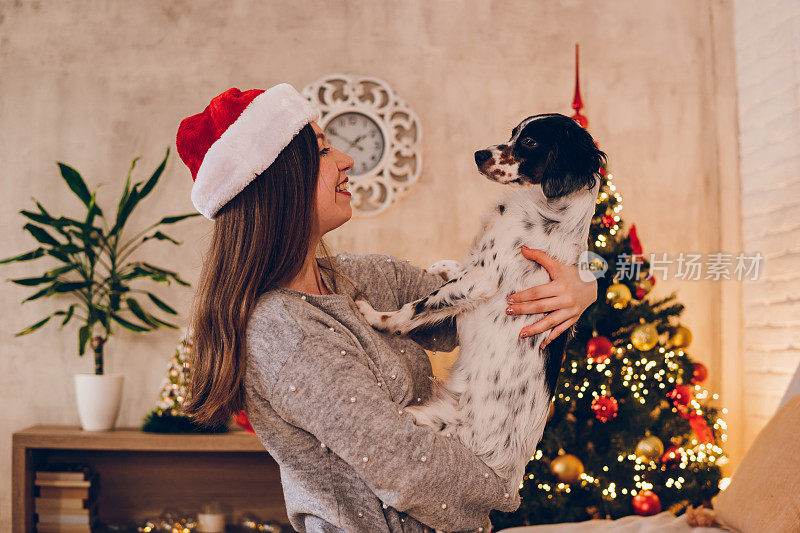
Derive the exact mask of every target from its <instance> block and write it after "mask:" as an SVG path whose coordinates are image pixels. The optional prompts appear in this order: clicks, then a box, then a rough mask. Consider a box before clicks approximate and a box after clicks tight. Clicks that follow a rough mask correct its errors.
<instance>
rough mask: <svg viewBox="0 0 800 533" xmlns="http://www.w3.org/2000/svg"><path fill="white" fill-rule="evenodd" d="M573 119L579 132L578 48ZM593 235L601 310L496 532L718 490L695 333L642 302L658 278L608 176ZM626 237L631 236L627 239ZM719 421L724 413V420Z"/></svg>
mask: <svg viewBox="0 0 800 533" xmlns="http://www.w3.org/2000/svg"><path fill="white" fill-rule="evenodd" d="M575 53H576V73H575V74H576V80H575V98H574V101H573V108H574V109H575V114H574V115H573V117H572V118H574V119H575V120H576V121H577V122H578V123H579V124H581V126H583V127H584V128H586V127H587V125H588V120H587V119H586V117H584V116H583V115H581V113H580V110H581V108H582V107H583V103H582V101H581V97H580V87H579V83H578V66H577V60H578V49H577V45H576V51H575ZM601 172H602V176H603V177H602V180H603V182H602V184H601V188H600V193H599V194H598V198H597V207H596V210H595V216H594V218H593V219H592V225H591V229H590V232H589V246H588V249H589V251H590V252H593V253H594V254H596V255H594V256H593V255H591V254H590V257H593V258H594V259H592V261H591V262H590V268H592V269H593V270H597V271H605V274H604V275H603V276H602V277H599V278H598V280H597V281H598V298H597V301H595V303H594V304H592V305H591V306H590V307H589V308H588V309H587V310H586V311H585V312H584V314H583V315H582V316H581V318H580V320H579V321H578V323H577V330H576V335H575V337H574V338H573V339H572V341H571V342H570V343H569V344H568V345H567V350H566V356H565V358H564V363H563V366H562V369H561V375H560V377H559V381H558V385H557V387H556V392H555V397H554V399H553V402H552V405H551V409H550V414H549V416H548V423H547V427H546V428H545V431H544V435H543V437H542V440H541V441H540V443H539V445H538V447H537V450H536V452H535V455H534V456H533V457H532V458H531V462H530V463H528V466H527V469H526V473H525V476H524V478H523V480H522V483H521V485H520V495H521V497H522V503H521V505H520V507H519V509H517V511H515V512H514V513H500V512H493V513H492V515H491V519H492V523H493V525H494V527H495V528H497V529H502V528H506V527H512V526H521V525H532V524H546V523H559V522H577V521H582V520H589V519H592V518H619V517H622V516H625V515H630V514H640V515H650V514H656V513H658V512H661V511H662V510H669V511H672V512H674V513H676V514H677V513H680V512H682V511H683V510H684V509H685V508H686V507H687V506H689V505H702V504H704V503H708V502H709V500H710V499H711V497H713V496H714V495H715V494H716V493H717V492H718V491H719V490H720V483H721V473H720V469H719V465H721V464H724V462H725V461H726V460H727V458H726V456H725V455H724V453H723V450H722V449H721V448H720V447H719V445H720V444H721V443H724V442H725V440H726V435H725V433H724V430H725V428H726V426H725V423H724V421H723V420H721V419H720V418H719V417H718V410H717V408H715V407H713V406H712V405H711V404H712V403H713V400H716V399H718V396H717V395H716V394H710V393H709V392H708V391H707V390H706V389H705V388H704V387H703V382H704V381H705V380H706V378H707V377H708V372H707V370H706V368H705V366H703V364H702V363H698V362H693V361H692V359H691V358H690V357H689V355H688V353H687V352H686V348H687V347H688V346H689V344H690V343H691V332H690V331H689V330H688V328H686V327H685V326H683V325H681V324H680V321H679V317H680V315H681V313H682V312H683V309H684V307H683V305H681V304H680V303H678V302H677V301H675V294H674V293H672V294H671V295H669V296H668V297H666V298H660V299H653V300H649V299H647V295H648V293H649V291H650V289H651V288H652V287H653V284H654V283H655V280H656V278H655V277H654V276H653V275H651V273H650V263H649V262H648V261H647V260H645V259H644V256H643V251H642V246H641V243H640V241H639V239H638V237H637V234H636V227H635V226H631V227H630V229H629V230H628V231H627V232H623V227H624V223H623V221H622V220H621V218H620V216H619V213H620V211H621V209H622V198H621V196H620V195H619V193H617V191H616V188H615V186H614V184H613V182H612V178H613V176H612V175H611V174H610V173H609V172H608V170H607V169H606V168H605V167H604V168H603V169H602V171H601ZM623 233H624V234H623ZM722 412H723V413H724V412H725V410H724V409H722Z"/></svg>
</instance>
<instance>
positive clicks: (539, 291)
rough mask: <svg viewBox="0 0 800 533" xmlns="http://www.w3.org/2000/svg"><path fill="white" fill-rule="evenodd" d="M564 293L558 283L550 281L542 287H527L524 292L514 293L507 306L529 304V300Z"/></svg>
mask: <svg viewBox="0 0 800 533" xmlns="http://www.w3.org/2000/svg"><path fill="white" fill-rule="evenodd" d="M563 292H564V289H563V286H562V284H561V283H559V282H558V281H550V282H547V283H545V284H544V285H537V286H535V287H529V288H527V289H525V290H522V291H519V292H516V293H514V294H512V295H511V296H509V297H508V299H507V301H508V303H509V304H513V303H519V302H529V301H531V300H538V299H539V298H546V297H548V296H557V295H559V294H561V293H563Z"/></svg>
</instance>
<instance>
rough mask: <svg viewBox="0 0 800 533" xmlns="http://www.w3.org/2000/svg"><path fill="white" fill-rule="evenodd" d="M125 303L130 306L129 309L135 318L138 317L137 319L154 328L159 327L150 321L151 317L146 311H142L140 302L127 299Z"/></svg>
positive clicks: (156, 323)
mask: <svg viewBox="0 0 800 533" xmlns="http://www.w3.org/2000/svg"><path fill="white" fill-rule="evenodd" d="M125 303H127V304H128V309H129V310H130V312H131V313H133V314H134V316H136V318H138V319H139V320H141V321H142V322H144V323H145V324H147V325H149V326H153V327H154V328H157V327H158V322H153V321H152V320H151V319H150V315H148V314H147V313H146V312H145V311H144V309H142V306H141V305H139V302H137V301H136V300H135V299H133V298H125Z"/></svg>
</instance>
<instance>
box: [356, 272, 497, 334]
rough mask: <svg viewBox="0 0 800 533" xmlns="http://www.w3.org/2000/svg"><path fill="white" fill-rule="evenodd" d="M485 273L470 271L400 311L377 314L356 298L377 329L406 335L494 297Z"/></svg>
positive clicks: (357, 303) (363, 313)
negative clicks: (483, 274) (482, 276)
mask: <svg viewBox="0 0 800 533" xmlns="http://www.w3.org/2000/svg"><path fill="white" fill-rule="evenodd" d="M481 270H482V269H481V268H478V269H473V270H468V271H466V272H464V273H463V274H461V276H459V277H458V278H455V279H452V280H450V281H448V282H447V283H445V284H444V285H442V286H441V287H439V288H438V289H436V290H435V291H433V292H432V293H431V294H429V295H428V296H425V297H424V298H420V299H418V300H414V301H413V302H409V303H407V304H405V305H404V306H403V307H401V308H400V309H399V310H397V311H388V312H381V311H376V310H375V309H373V308H372V306H371V305H370V303H369V302H368V301H367V300H366V299H363V298H358V299H356V305H357V306H358V310H359V311H361V314H362V315H364V317H365V318H366V319H367V322H369V324H370V325H371V326H372V327H374V328H375V329H379V330H381V331H390V332H392V333H396V334H398V335H404V334H406V333H408V332H409V331H411V330H413V329H415V328H418V327H420V326H425V325H429V324H435V323H437V322H441V321H442V320H445V319H447V318H450V317H452V316H456V315H458V314H460V313H462V312H464V311H466V310H468V309H472V308H474V307H475V306H477V305H478V304H480V303H481V301H483V300H484V299H486V298H488V297H489V296H491V293H490V290H489V287H488V285H489V283H487V281H488V280H486V279H481V272H480V271H481Z"/></svg>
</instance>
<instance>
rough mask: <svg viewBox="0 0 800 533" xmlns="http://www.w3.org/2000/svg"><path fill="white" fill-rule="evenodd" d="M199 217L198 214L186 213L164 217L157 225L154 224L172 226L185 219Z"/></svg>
mask: <svg viewBox="0 0 800 533" xmlns="http://www.w3.org/2000/svg"><path fill="white" fill-rule="evenodd" d="M199 216H202V215H201V214H200V213H188V214H186V215H175V216H171V217H164V218H162V219H161V220H160V221H159V222H158V223H156V226H158V225H159V224H174V223H176V222H180V221H181V220H183V219H185V218H192V217H199Z"/></svg>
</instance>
